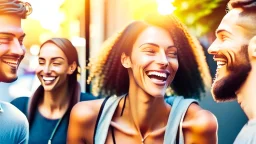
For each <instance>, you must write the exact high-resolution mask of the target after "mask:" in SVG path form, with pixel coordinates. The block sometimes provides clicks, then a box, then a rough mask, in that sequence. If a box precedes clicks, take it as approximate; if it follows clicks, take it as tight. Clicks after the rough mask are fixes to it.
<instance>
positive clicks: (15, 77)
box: [0, 76, 18, 83]
mask: <svg viewBox="0 0 256 144" xmlns="http://www.w3.org/2000/svg"><path fill="white" fill-rule="evenodd" d="M17 79H18V77H17V76H12V77H0V81H1V82H5V83H11V82H14V81H16V80H17Z"/></svg>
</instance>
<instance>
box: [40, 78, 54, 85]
mask: <svg viewBox="0 0 256 144" xmlns="http://www.w3.org/2000/svg"><path fill="white" fill-rule="evenodd" d="M56 78H57V77H56V76H42V79H43V81H44V84H45V85H51V84H53V83H54V81H55V80H56Z"/></svg>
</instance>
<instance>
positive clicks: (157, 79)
mask: <svg viewBox="0 0 256 144" xmlns="http://www.w3.org/2000/svg"><path fill="white" fill-rule="evenodd" d="M146 74H147V76H148V77H149V78H150V79H151V80H152V82H153V83H155V84H157V85H165V83H166V80H167V79H168V76H169V75H170V73H169V72H168V71H146Z"/></svg>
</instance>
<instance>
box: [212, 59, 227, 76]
mask: <svg viewBox="0 0 256 144" xmlns="http://www.w3.org/2000/svg"><path fill="white" fill-rule="evenodd" d="M214 60H215V61H216V62H217V68H216V74H215V79H216V78H217V77H218V76H219V73H220V70H221V69H222V68H223V67H224V66H226V65H227V61H226V60H224V59H214Z"/></svg>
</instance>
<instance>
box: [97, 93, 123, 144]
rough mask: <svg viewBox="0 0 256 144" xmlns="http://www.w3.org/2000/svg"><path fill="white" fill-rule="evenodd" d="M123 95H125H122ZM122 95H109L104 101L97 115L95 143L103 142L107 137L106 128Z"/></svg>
mask: <svg viewBox="0 0 256 144" xmlns="http://www.w3.org/2000/svg"><path fill="white" fill-rule="evenodd" d="M123 96H125V95H123ZM123 96H111V97H109V98H108V100H107V101H106V102H105V105H104V108H103V110H102V112H101V115H99V121H98V124H97V129H96V133H95V137H94V140H95V144H104V143H105V141H106V138H107V134H108V129H109V125H110V122H111V120H112V117H113V115H114V113H115V110H116V108H117V105H118V103H119V101H120V100H121V99H122V97H123Z"/></svg>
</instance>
